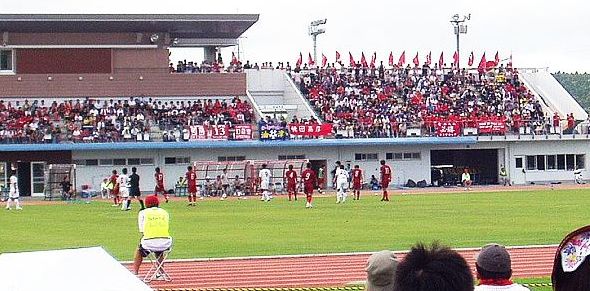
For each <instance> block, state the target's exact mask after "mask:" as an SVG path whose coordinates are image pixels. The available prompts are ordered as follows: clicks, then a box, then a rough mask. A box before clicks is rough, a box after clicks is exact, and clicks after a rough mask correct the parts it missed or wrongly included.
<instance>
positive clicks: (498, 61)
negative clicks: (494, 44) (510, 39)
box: [494, 51, 500, 66]
mask: <svg viewBox="0 0 590 291" xmlns="http://www.w3.org/2000/svg"><path fill="white" fill-rule="evenodd" d="M494 61H495V62H496V66H497V65H498V64H499V63H500V56H499V55H498V51H496V56H495V57H494Z"/></svg>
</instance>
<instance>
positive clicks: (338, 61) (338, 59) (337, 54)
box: [336, 51, 341, 63]
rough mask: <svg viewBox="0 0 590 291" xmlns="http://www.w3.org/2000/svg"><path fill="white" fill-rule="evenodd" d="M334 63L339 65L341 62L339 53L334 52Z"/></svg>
mask: <svg viewBox="0 0 590 291" xmlns="http://www.w3.org/2000/svg"><path fill="white" fill-rule="evenodd" d="M336 62H337V63H340V62H341V60H340V53H339V52H338V51H336Z"/></svg>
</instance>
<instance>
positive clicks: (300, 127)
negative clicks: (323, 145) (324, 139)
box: [289, 123, 332, 137]
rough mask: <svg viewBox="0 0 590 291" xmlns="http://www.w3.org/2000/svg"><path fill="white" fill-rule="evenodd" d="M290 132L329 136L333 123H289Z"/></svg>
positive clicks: (303, 134) (293, 133)
mask: <svg viewBox="0 0 590 291" xmlns="http://www.w3.org/2000/svg"><path fill="white" fill-rule="evenodd" d="M289 134H290V135H292V136H316V137H317V136H328V135H331V134H332V124H331V123H324V124H303V123H289Z"/></svg>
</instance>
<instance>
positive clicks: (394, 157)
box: [393, 153, 403, 160]
mask: <svg viewBox="0 0 590 291" xmlns="http://www.w3.org/2000/svg"><path fill="white" fill-rule="evenodd" d="M402 157H403V155H402V153H394V154H393V159H394V160H401V159H402Z"/></svg>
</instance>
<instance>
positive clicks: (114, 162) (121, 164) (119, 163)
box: [113, 159, 127, 166]
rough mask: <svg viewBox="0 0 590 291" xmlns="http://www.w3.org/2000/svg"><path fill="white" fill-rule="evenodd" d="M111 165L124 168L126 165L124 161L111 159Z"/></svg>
mask: <svg viewBox="0 0 590 291" xmlns="http://www.w3.org/2000/svg"><path fill="white" fill-rule="evenodd" d="M113 165H114V166H125V165H127V160H126V159H113Z"/></svg>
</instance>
